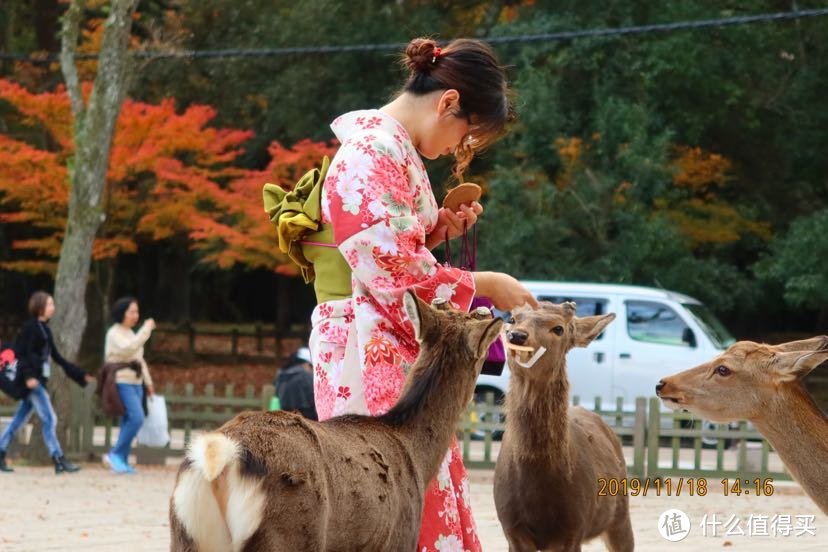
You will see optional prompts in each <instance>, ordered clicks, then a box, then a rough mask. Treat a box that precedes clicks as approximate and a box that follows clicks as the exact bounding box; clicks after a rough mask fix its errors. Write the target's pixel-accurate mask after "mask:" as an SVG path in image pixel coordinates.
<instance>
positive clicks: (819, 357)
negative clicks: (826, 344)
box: [773, 349, 828, 382]
mask: <svg viewBox="0 0 828 552" xmlns="http://www.w3.org/2000/svg"><path fill="white" fill-rule="evenodd" d="M825 361H828V349H825V350H823V351H807V352H802V351H793V352H790V353H776V354H775V355H774V356H773V368H774V370H775V371H776V374H777V376H778V379H779V381H782V382H789V381H795V380H798V379H801V378H804V377H805V376H807V375H808V374H809V373H810V372H811V370H813V369H814V368H816V367H817V366H819V365H820V364H822V363H823V362H825Z"/></svg>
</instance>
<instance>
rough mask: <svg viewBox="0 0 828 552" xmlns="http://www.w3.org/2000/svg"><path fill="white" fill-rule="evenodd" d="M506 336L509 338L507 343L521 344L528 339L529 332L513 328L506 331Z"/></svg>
mask: <svg viewBox="0 0 828 552" xmlns="http://www.w3.org/2000/svg"><path fill="white" fill-rule="evenodd" d="M506 337H508V338H509V343H511V344H512V345H523V344H524V343H526V340H527V339H529V334H528V333H526V332H521V331H520V330H513V331H511V332H509V333H507V334H506Z"/></svg>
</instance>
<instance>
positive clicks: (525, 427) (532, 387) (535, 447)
mask: <svg viewBox="0 0 828 552" xmlns="http://www.w3.org/2000/svg"><path fill="white" fill-rule="evenodd" d="M537 368H539V366H538V367H537ZM521 369H522V368H520V367H517V370H521ZM512 374H513V376H512V382H511V386H512V388H511V389H510V390H509V394H508V395H507V397H506V409H507V414H506V425H507V432H508V433H509V434H510V439H512V441H513V442H514V444H515V447H514V452H515V454H517V455H518V456H519V457H521V458H523V459H525V460H529V461H532V462H534V463H538V462H539V463H542V464H551V465H554V466H557V467H560V468H561V469H562V470H563V471H564V472H566V473H568V472H570V470H571V466H570V464H571V462H570V451H569V419H568V413H569V381H568V379H567V377H566V371H565V366H563V365H562V366H561V368H560V369H559V370H556V371H555V374H556V375H555V377H553V378H551V379H547V380H545V381H544V380H539V379H530V378H529V377H528V376H524V375H521V374H519V373H518V374H515V372H512Z"/></svg>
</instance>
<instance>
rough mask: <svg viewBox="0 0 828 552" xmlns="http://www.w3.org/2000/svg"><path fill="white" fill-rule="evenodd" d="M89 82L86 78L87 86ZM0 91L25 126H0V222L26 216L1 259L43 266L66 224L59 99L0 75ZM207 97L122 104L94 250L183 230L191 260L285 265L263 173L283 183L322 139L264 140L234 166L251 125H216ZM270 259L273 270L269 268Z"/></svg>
mask: <svg viewBox="0 0 828 552" xmlns="http://www.w3.org/2000/svg"><path fill="white" fill-rule="evenodd" d="M87 88H88V87H87ZM0 100H3V101H5V102H7V103H9V104H11V106H13V107H14V108H15V110H16V113H17V115H18V116H19V120H18V121H17V123H18V124H19V126H20V128H23V129H25V130H26V132H19V133H17V134H18V136H19V137H12V136H9V135H2V134H0V222H3V223H9V224H23V225H26V228H27V230H26V231H25V232H23V234H25V235H27V237H26V238H24V239H18V240H16V241H15V242H14V243H13V244H12V246H13V248H14V249H17V250H20V251H24V252H27V254H26V255H25V258H24V259H16V260H13V261H8V262H5V263H2V264H1V265H0V266H2V268H5V269H11V270H19V271H25V272H31V273H36V272H52V271H53V270H54V268H55V266H56V261H57V258H58V255H59V253H60V243H61V238H62V235H63V231H64V228H65V223H66V213H67V207H68V206H67V201H68V191H67V186H68V181H69V179H68V170H69V169H68V168H67V167H71V159H72V154H73V151H74V145H73V143H72V133H71V114H70V107H69V99H68V96H67V94H66V92H65V90H64V89H63V88H62V87H58V88H57V89H56V90H54V91H53V92H44V93H39V94H35V93H31V92H29V91H27V90H25V89H24V88H23V87H21V86H19V85H17V84H15V83H14V82H11V81H7V80H0ZM215 116H216V112H215V110H214V109H213V108H212V107H210V106H206V105H191V106H189V107H187V108H185V109H183V110H180V109H177V108H176V105H175V101H174V100H172V99H167V100H164V101H162V102H161V103H159V104H157V105H152V104H147V103H143V102H138V101H134V100H127V101H126V102H125V103H124V106H123V109H122V112H121V114H120V117H119V119H118V124H117V127H116V133H115V137H114V142H113V147H112V154H111V157H110V162H109V170H108V173H107V183H106V193H105V199H104V213H103V215H104V216H105V222H104V224H103V225H102V227H101V231H100V233H99V236H98V239H97V240H96V242H95V247H94V258H95V259H98V260H100V259H105V258H112V257H116V256H118V255H120V254H122V253H134V252H136V251H137V250H138V248H139V246H140V244H141V242H142V240H163V239H168V238H171V237H173V236H182V235H183V236H186V237H187V238H188V239H189V240H190V243H191V247H192V248H193V249H195V250H197V251H200V252H201V253H202V255H201V256H200V260H201V261H202V262H205V263H211V264H214V265H217V266H218V267H220V268H228V267H230V266H233V265H235V264H237V263H238V264H241V265H244V266H247V267H251V268H263V267H264V268H269V269H273V270H277V271H280V272H284V271H285V268H286V267H287V266H289V264H288V263H289V261H288V259H287V258H286V257H284V256H282V255H281V254H280V253H279V252H278V250H277V249H276V248H275V246H274V241H273V238H272V236H273V233H272V231H271V227H270V225H269V221H268V219H267V216H266V215H265V213H264V210H263V207H262V197H261V189H262V185H263V184H264V183H265V182H274V183H278V184H282V185H285V186H290V185H291V184H292V183H293V182H295V181H296V180H297V179H298V177H299V176H301V174H302V173H303V172H305V171H306V170H308V169H310V168H311V167H313V166H314V165H316V164H318V163H319V161H320V159H321V158H322V156H323V155H332V154H333V147H332V146H329V145H326V144H323V143H317V142H311V141H309V140H305V141H302V142H300V143H298V144H296V145H295V146H293V147H292V148H286V147H284V146H282V145H280V144H279V143H277V142H273V143H272V144H271V145H270V148H269V152H270V154H271V157H272V159H271V161H270V163H269V164H268V166H267V167H265V168H264V169H262V170H250V169H245V168H241V167H239V166H238V160H239V156H240V155H241V154H242V153H243V152H244V149H243V145H244V143H245V142H246V141H247V140H248V139H249V138H250V137H251V136H252V133H251V132H250V131H246V130H237V129H224V128H215V127H213V126H211V122H212V121H213V119H214V118H215ZM280 267H281V268H280Z"/></svg>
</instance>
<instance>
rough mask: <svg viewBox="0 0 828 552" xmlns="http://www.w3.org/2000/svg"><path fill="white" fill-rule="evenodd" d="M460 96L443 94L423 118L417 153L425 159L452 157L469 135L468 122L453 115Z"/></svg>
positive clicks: (464, 118)
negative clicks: (442, 156)
mask: <svg viewBox="0 0 828 552" xmlns="http://www.w3.org/2000/svg"><path fill="white" fill-rule="evenodd" d="M459 102H460V94H459V93H458V92H457V91H456V90H446V91H445V92H443V93H442V94H441V95H440V96H439V99H438V100H437V103H436V105H433V109H430V110H429V115H428V116H427V117H426V118H425V121H424V124H423V127H422V128H423V130H422V132H421V133H420V137H419V138H420V140H419V143H418V144H416V145H417V151H418V152H419V153H420V155H422V156H423V157H425V158H426V159H437V158H438V157H440V156H441V155H452V154H453V153H454V150H456V149H457V147H458V146H459V145H460V144H461V143H462V141H463V140H464V139H465V138H466V136H467V135H468V133H469V127H470V124H469V120H468V119H467V118H466V117H463V116H457V115H455V113H457V112H459V111H460V103H459Z"/></svg>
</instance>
